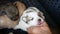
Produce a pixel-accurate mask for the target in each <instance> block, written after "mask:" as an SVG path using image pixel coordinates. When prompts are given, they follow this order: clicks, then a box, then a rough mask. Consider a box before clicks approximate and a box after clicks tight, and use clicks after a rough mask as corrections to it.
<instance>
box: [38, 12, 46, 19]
mask: <svg viewBox="0 0 60 34" xmlns="http://www.w3.org/2000/svg"><path fill="white" fill-rule="evenodd" d="M38 16H40V17H41V18H43V19H45V17H44V15H43V13H42V12H41V11H40V12H38Z"/></svg>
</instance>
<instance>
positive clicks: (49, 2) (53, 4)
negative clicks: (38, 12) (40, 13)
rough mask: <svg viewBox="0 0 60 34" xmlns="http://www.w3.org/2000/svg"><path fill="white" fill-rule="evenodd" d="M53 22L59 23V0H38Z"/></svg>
mask: <svg viewBox="0 0 60 34" xmlns="http://www.w3.org/2000/svg"><path fill="white" fill-rule="evenodd" d="M38 2H40V3H41V4H42V6H43V7H44V8H45V10H46V11H47V12H48V13H49V15H50V16H51V18H52V19H53V20H54V21H55V23H56V24H57V25H58V26H59V25H60V0H38Z"/></svg>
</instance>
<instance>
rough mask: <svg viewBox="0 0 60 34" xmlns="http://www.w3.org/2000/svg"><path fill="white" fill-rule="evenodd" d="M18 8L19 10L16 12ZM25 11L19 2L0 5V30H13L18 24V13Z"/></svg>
mask: <svg viewBox="0 0 60 34" xmlns="http://www.w3.org/2000/svg"><path fill="white" fill-rule="evenodd" d="M18 6H19V10H18ZM24 10H25V5H24V4H23V3H21V2H18V1H17V2H15V3H10V2H9V3H7V4H2V5H0V28H13V27H15V26H16V25H17V24H18V22H19V19H20V18H19V17H20V11H24Z"/></svg>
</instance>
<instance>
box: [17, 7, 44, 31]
mask: <svg viewBox="0 0 60 34" xmlns="http://www.w3.org/2000/svg"><path fill="white" fill-rule="evenodd" d="M43 19H44V16H43V13H42V12H40V11H39V10H38V9H37V8H35V7H29V8H28V9H27V10H25V11H24V12H23V14H22V16H21V19H20V22H19V24H18V26H17V27H16V28H17V29H18V28H21V29H23V30H25V31H26V29H27V28H28V27H30V26H40V25H41V24H42V23H43Z"/></svg>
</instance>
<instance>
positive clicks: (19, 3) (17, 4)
mask: <svg viewBox="0 0 60 34" xmlns="http://www.w3.org/2000/svg"><path fill="white" fill-rule="evenodd" d="M13 4H14V5H15V6H16V7H17V8H18V10H19V17H21V15H22V14H23V12H24V10H25V9H26V6H25V4H24V3H22V2H19V1H16V2H14V3H13Z"/></svg>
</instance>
